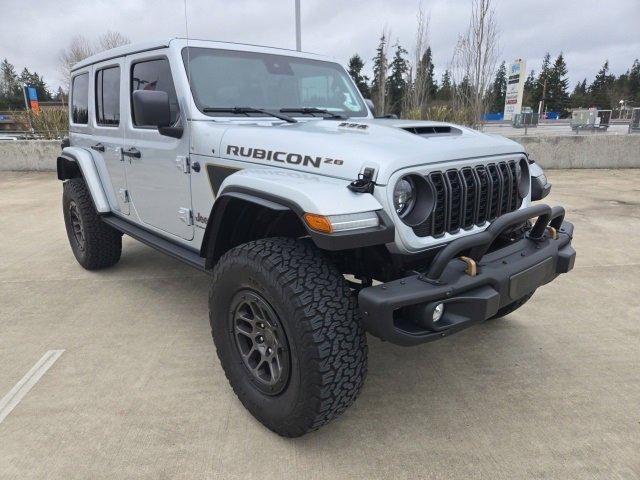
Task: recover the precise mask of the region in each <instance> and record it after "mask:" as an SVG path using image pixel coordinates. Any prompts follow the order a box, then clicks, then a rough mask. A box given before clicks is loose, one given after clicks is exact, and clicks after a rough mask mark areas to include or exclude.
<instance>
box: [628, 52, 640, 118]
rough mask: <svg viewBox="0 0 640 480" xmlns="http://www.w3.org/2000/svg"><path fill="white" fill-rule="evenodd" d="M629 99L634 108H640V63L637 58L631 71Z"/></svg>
mask: <svg viewBox="0 0 640 480" xmlns="http://www.w3.org/2000/svg"><path fill="white" fill-rule="evenodd" d="M628 88H629V98H628V100H629V101H631V102H632V103H633V106H634V107H640V61H639V60H638V59H637V58H636V59H635V61H634V62H633V65H632V66H631V70H629V80H628Z"/></svg>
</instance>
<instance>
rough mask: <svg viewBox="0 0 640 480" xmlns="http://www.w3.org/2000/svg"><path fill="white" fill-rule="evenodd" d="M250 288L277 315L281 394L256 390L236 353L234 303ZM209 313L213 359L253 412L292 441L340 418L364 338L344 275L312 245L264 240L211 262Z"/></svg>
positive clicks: (361, 363) (355, 390)
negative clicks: (283, 378)
mask: <svg viewBox="0 0 640 480" xmlns="http://www.w3.org/2000/svg"><path fill="white" fill-rule="evenodd" d="M245 291H251V292H255V293H256V294H258V295H260V296H261V297H262V298H263V299H265V300H266V302H267V303H268V306H269V307H271V308H272V309H273V311H274V312H275V313H276V314H277V316H278V318H279V322H280V325H281V327H282V329H283V330H284V333H285V334H286V339H287V341H288V347H289V352H290V368H289V372H288V380H287V382H286V385H285V386H284V387H282V388H283V389H282V391H281V392H279V393H277V394H273V395H268V394H265V393H264V392H262V391H260V390H259V389H258V388H257V387H256V381H255V378H252V376H251V373H250V371H249V369H248V367H246V366H245V363H244V361H243V360H242V357H241V355H240V353H239V349H240V348H239V347H238V346H237V343H236V338H235V334H234V330H233V325H232V324H233V320H232V318H233V315H234V314H233V308H232V307H233V303H232V299H233V298H234V296H237V294H238V292H245ZM209 312H210V313H209V316H210V321H211V329H212V334H213V340H214V343H215V345H216V350H217V353H218V358H219V359H220V363H221V365H222V368H223V369H224V372H225V374H226V376H227V379H228V380H229V383H230V384H231V386H232V388H233V390H234V392H235V393H236V395H237V396H238V398H239V399H240V401H241V402H242V404H243V405H244V406H245V408H246V409H247V410H249V412H251V414H252V415H253V416H254V417H255V418H256V419H258V420H259V421H260V422H261V423H263V424H264V425H265V426H266V427H267V428H269V429H271V430H273V431H274V432H276V433H278V434H279V435H282V436H285V437H298V436H300V435H303V434H305V433H307V432H309V431H312V430H315V429H317V428H319V427H320V426H322V425H324V424H326V423H327V422H329V421H331V420H333V419H334V418H336V417H338V416H339V415H340V414H341V413H342V412H344V410H345V409H346V408H347V407H349V406H350V405H351V404H352V403H353V402H354V400H355V399H356V397H357V396H358V394H359V393H360V390H361V388H362V385H363V382H364V379H365V376H366V372H367V344H366V335H365V333H364V331H363V329H362V326H361V324H360V321H359V315H358V312H357V306H356V299H355V297H354V296H353V295H352V293H351V292H350V289H349V287H348V286H347V283H346V282H345V280H344V277H343V276H342V275H341V274H340V272H339V271H338V270H337V269H336V267H335V266H334V265H333V264H332V263H330V262H329V261H328V260H327V259H326V258H325V257H324V256H323V255H322V253H321V252H320V251H318V250H317V249H316V248H315V247H314V246H313V245H311V244H307V243H304V242H303V241H299V240H294V239H289V238H270V239H264V240H257V241H253V242H249V243H246V244H244V245H240V246H239V247H236V248H234V249H232V250H230V251H229V252H227V253H226V254H225V255H224V256H223V257H222V258H221V259H220V261H219V262H218V264H217V265H216V267H215V269H214V271H213V276H212V282H211V290H210V295H209Z"/></svg>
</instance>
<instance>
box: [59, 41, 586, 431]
mask: <svg viewBox="0 0 640 480" xmlns="http://www.w3.org/2000/svg"><path fill="white" fill-rule="evenodd" d="M69 110H70V135H69V139H68V141H66V142H65V144H64V145H63V146H64V148H63V152H62V154H61V155H60V157H59V158H58V163H57V168H58V178H59V179H60V180H63V181H64V188H63V208H64V219H65V224H66V229H67V233H68V236H69V242H70V244H71V248H72V250H73V253H74V255H75V257H76V258H77V260H78V262H79V263H80V264H81V265H82V266H83V267H84V268H86V269H89V270H95V269H100V268H105V267H110V266H112V265H114V264H116V263H117V262H118V260H119V259H120V254H121V247H122V234H127V235H129V236H131V237H133V238H135V239H137V240H140V241H142V242H144V243H146V244H147V245H150V246H151V247H154V248H156V249H157V250H159V251H161V252H164V253H166V254H169V255H171V256H173V257H175V258H177V259H179V260H182V261H184V262H186V263H187V264H189V265H191V266H193V267H195V268H197V269H200V270H203V271H205V272H210V275H211V290H210V296H209V309H210V322H211V327H212V331H213V338H214V342H215V345H216V348H217V352H218V356H219V358H220V363H221V364H222V367H223V368H224V371H225V372H226V375H227V377H228V379H229V382H230V383H231V386H232V387H233V389H234V391H235V392H236V394H237V395H238V397H239V399H240V400H241V401H242V403H243V404H244V405H245V407H246V408H247V409H248V410H249V411H250V412H251V413H252V414H253V415H254V416H255V417H256V418H257V419H258V420H259V421H261V422H262V423H263V424H264V425H266V426H267V427H268V428H270V429H271V430H273V431H275V432H277V433H279V434H281V435H285V436H299V435H302V434H304V433H306V432H308V431H310V430H313V429H316V428H318V427H320V426H321V425H323V424H325V423H327V422H328V421H330V420H332V419H333V418H335V417H337V416H338V415H340V414H341V413H342V412H343V411H344V410H345V409H346V408H347V407H348V406H349V405H351V403H353V401H354V400H355V398H356V397H357V395H358V393H359V392H360V389H361V388H362V384H363V381H364V378H365V375H366V371H367V342H366V336H365V331H367V332H370V333H371V334H373V335H375V336H377V337H379V338H381V339H383V340H387V341H389V342H393V343H396V344H399V345H415V344H420V343H423V342H427V341H430V340H434V339H437V338H441V337H445V336H447V335H449V334H451V333H454V332H456V331H459V330H461V329H463V328H466V327H468V326H470V325H472V324H475V323H478V322H482V321H484V320H487V319H490V318H494V317H497V316H503V315H506V314H507V313H509V312H511V311H513V310H515V309H516V308H518V307H519V306H521V305H522V304H523V303H524V302H525V301H526V300H528V299H529V297H531V295H532V294H533V292H534V290H535V289H536V288H537V287H539V286H541V285H543V284H545V283H548V282H550V281H551V280H553V279H554V278H555V277H556V276H557V275H558V274H560V273H564V272H567V271H569V270H570V269H571V268H572V267H573V263H574V259H575V251H574V250H573V248H572V247H571V237H572V233H573V226H572V225H571V224H570V223H568V222H564V210H563V209H562V208H561V207H554V208H550V207H548V206H546V205H536V206H532V204H531V201H532V200H537V199H540V198H542V197H543V196H545V195H546V193H548V191H549V188H550V185H549V184H548V183H547V181H546V178H545V177H544V175H543V174H542V170H540V168H539V167H538V166H537V165H536V164H535V163H533V162H532V161H531V160H529V159H528V157H527V155H526V153H525V151H524V149H523V147H522V146H521V145H519V144H517V143H515V142H512V141H510V140H507V139H505V138H502V137H498V136H490V135H485V134H482V133H479V132H476V131H473V130H470V129H468V128H464V127H461V126H457V125H451V124H446V123H436V122H429V121H406V120H397V119H392V118H375V117H374V116H373V115H372V112H371V104H370V102H369V101H366V100H365V99H364V98H363V97H362V96H361V95H360V93H359V92H358V90H357V89H356V87H355V85H354V83H353V82H352V80H351V79H350V77H349V75H348V74H347V72H346V71H345V69H344V68H343V67H341V66H340V65H339V64H337V63H336V62H334V61H333V60H331V59H326V58H323V57H320V56H317V55H312V54H307V53H300V52H295V51H289V50H282V49H275V48H266V47H258V46H250V45H238V44H229V43H219V42H209V41H192V40H189V41H187V40H184V39H171V40H168V41H164V42H150V43H144V44H139V45H131V46H126V47H120V48H116V49H114V50H110V51H107V52H104V53H100V54H98V55H94V56H92V57H90V58H88V59H86V60H84V61H82V62H80V63H79V64H77V65H75V67H74V68H73V72H72V89H71V95H70V109H69ZM531 219H536V220H535V222H532V221H530V220H531Z"/></svg>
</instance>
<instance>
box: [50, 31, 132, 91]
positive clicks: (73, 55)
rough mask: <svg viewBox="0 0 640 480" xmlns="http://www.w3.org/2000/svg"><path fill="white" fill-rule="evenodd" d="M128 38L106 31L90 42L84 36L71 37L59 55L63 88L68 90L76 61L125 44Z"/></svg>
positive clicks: (127, 42) (128, 41)
mask: <svg viewBox="0 0 640 480" xmlns="http://www.w3.org/2000/svg"><path fill="white" fill-rule="evenodd" d="M129 43H130V40H129V39H128V38H127V37H125V36H124V35H122V34H121V33H118V32H112V31H108V32H106V33H104V34H103V35H101V36H100V37H98V39H97V40H96V41H95V42H94V43H91V42H90V41H89V40H88V39H87V38H86V37H84V36H82V35H76V36H75V37H73V38H72V39H71V42H69V45H68V46H67V48H65V49H64V50H63V51H62V52H60V55H59V62H60V64H59V71H60V75H61V76H62V79H63V82H64V84H63V85H64V88H66V89H67V90H68V88H69V82H70V80H71V68H72V67H73V66H74V65H75V64H76V63H78V62H80V61H82V60H84V59H85V58H87V57H90V56H91V55H93V54H94V53H98V52H102V51H104V50H110V49H112V48H115V47H119V46H121V45H127V44H129Z"/></svg>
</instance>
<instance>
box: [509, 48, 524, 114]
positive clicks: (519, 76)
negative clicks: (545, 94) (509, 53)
mask: <svg viewBox="0 0 640 480" xmlns="http://www.w3.org/2000/svg"><path fill="white" fill-rule="evenodd" d="M525 65H526V64H525V61H524V60H522V59H520V58H519V59H518V60H516V61H515V62H513V63H512V64H511V65H509V75H508V76H507V95H506V96H505V99H504V119H505V120H512V119H513V116H514V115H516V114H518V113H521V112H522V97H523V95H524V81H525V78H524V77H525V71H526V67H525Z"/></svg>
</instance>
